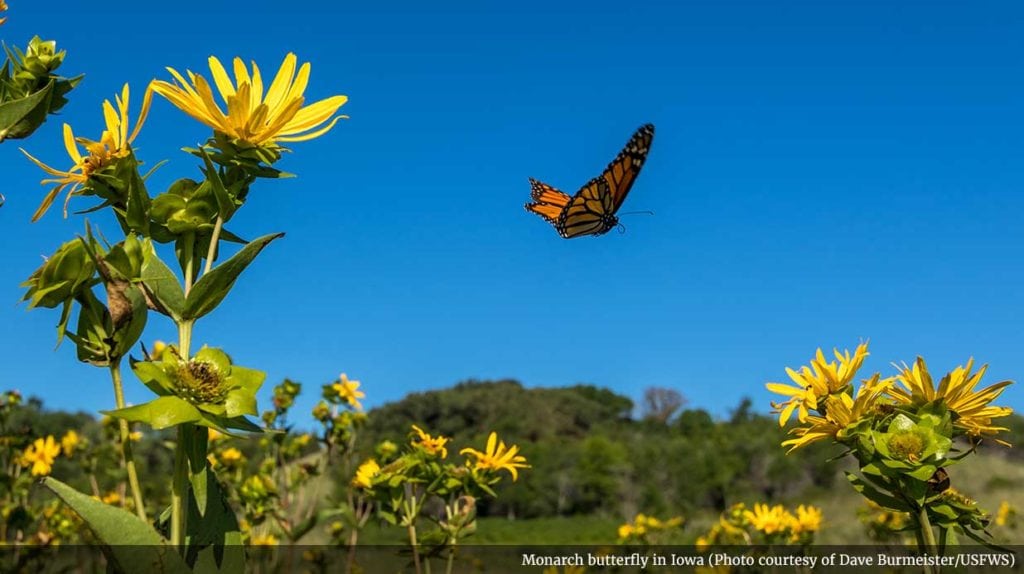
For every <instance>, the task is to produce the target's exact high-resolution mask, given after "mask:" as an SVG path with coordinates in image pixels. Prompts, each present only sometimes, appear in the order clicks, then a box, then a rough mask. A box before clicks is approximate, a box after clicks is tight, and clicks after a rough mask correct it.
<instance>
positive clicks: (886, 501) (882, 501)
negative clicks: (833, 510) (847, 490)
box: [846, 472, 911, 512]
mask: <svg viewBox="0 0 1024 574" xmlns="http://www.w3.org/2000/svg"><path fill="white" fill-rule="evenodd" d="M846 479H847V480H849V481H850V484H851V485H853V489H854V490H856V491H857V492H859V493H860V494H861V495H862V496H863V497H864V498H867V499H868V500H870V501H871V502H874V503H875V504H878V505H879V506H882V507H884V508H888V509H890V510H897V511H900V512H909V511H910V510H911V508H910V506H909V505H907V504H906V503H905V502H903V501H902V500H900V499H898V498H896V497H895V496H892V495H890V494H888V493H885V492H882V491H880V490H878V489H877V488H875V487H873V486H871V485H870V484H868V483H867V482H865V481H864V480H863V479H861V478H860V477H858V476H857V475H855V474H852V473H849V472H847V473H846Z"/></svg>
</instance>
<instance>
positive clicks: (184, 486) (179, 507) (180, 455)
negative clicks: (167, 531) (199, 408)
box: [171, 424, 191, 552]
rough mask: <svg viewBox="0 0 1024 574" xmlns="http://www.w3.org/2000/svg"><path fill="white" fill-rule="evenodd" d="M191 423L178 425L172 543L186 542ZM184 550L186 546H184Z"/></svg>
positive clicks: (172, 491)
mask: <svg viewBox="0 0 1024 574" xmlns="http://www.w3.org/2000/svg"><path fill="white" fill-rule="evenodd" d="M186 427H191V425H186V424H182V425H179V426H178V444H177V445H176V446H175V448H174V475H173V477H172V478H171V545H173V546H182V547H183V546H184V544H185V511H186V509H185V501H186V500H187V499H188V457H187V456H185V443H186V441H187V440H188V439H187V437H186V436H185V433H186V432H188V431H189V430H190V429H188V428H186ZM182 551H183V552H184V548H182Z"/></svg>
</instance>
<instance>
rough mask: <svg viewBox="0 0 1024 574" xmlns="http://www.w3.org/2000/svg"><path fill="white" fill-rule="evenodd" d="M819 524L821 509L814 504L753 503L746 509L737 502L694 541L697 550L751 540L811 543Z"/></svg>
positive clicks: (754, 541)
mask: <svg viewBox="0 0 1024 574" xmlns="http://www.w3.org/2000/svg"><path fill="white" fill-rule="evenodd" d="M821 523H822V512H821V509H820V508H817V507H815V506H810V505H804V504H801V505H799V506H797V507H796V509H795V510H794V511H790V510H787V509H786V508H785V507H784V506H782V505H781V504H776V505H774V506H769V505H768V504H764V503H756V504H754V506H753V508H747V506H746V505H744V504H743V503H739V504H736V505H734V506H733V507H732V508H730V509H729V510H727V511H726V512H723V513H722V515H721V516H720V517H719V519H718V522H717V523H716V524H714V525H712V527H711V528H710V529H709V530H708V532H707V533H706V534H705V535H703V536H700V537H699V538H697V543H696V544H697V547H698V549H706V548H707V547H709V546H713V545H715V546H723V545H747V544H754V543H767V544H773V543H787V544H810V543H812V542H813V541H814V534H815V533H816V532H818V531H819V530H820V529H821Z"/></svg>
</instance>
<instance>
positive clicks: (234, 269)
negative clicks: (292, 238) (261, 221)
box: [182, 233, 284, 320]
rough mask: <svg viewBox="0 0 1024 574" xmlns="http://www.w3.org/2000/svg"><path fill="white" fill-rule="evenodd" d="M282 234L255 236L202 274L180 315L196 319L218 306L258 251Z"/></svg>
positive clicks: (282, 234)
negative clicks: (236, 251) (230, 255)
mask: <svg viewBox="0 0 1024 574" xmlns="http://www.w3.org/2000/svg"><path fill="white" fill-rule="evenodd" d="M283 236H284V233H272V234H270V235H264V236H263V237H258V238H256V239H254V240H252V242H251V243H249V244H248V245H246V246H245V247H243V248H242V250H241V251H239V252H238V253H236V254H234V255H233V256H232V257H231V258H230V259H228V260H226V261H224V262H223V263H221V264H220V265H218V266H217V267H215V268H213V270H211V271H210V272H209V273H207V274H205V275H203V276H202V277H201V278H200V279H199V281H196V284H195V285H193V286H192V290H191V291H190V292H189V294H188V298H187V299H186V300H185V308H184V310H183V312H182V318H184V319H193V320H194V319H198V318H199V317H202V316H203V315H206V314H207V313H209V312H210V311H213V310H214V309H216V308H217V305H219V304H220V302H221V301H223V300H224V297H226V296H227V294H228V291H230V290H231V287H232V286H233V285H234V284H235V280H236V279H238V276H239V275H240V274H241V273H242V271H244V270H245V268H246V267H248V266H249V264H250V263H252V261H253V259H255V258H256V256H257V255H259V253H260V251H262V250H263V248H264V247H266V246H267V245H269V244H270V242H271V241H273V240H275V239H277V238H279V237H283Z"/></svg>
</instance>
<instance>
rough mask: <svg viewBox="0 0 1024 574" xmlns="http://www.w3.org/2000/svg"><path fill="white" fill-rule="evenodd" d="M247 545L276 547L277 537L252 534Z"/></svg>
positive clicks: (268, 534)
mask: <svg viewBox="0 0 1024 574" xmlns="http://www.w3.org/2000/svg"><path fill="white" fill-rule="evenodd" d="M249 544H251V545H253V546H277V545H278V540H277V537H276V536H274V535H273V534H270V533H269V532H268V533H267V534H254V535H253V536H252V538H250V539H249Z"/></svg>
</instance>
